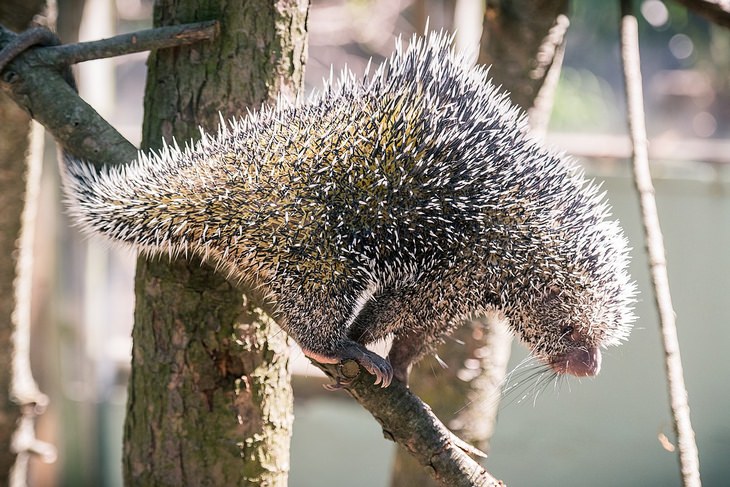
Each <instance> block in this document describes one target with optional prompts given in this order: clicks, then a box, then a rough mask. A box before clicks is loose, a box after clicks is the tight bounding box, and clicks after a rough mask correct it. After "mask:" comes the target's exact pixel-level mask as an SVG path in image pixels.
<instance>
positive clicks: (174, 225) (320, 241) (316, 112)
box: [65, 34, 634, 355]
mask: <svg viewBox="0 0 730 487" xmlns="http://www.w3.org/2000/svg"><path fill="white" fill-rule="evenodd" d="M449 46H450V39H449V38H448V37H447V36H444V35H440V34H431V35H430V36H428V37H427V38H426V39H415V38H414V39H413V40H412V42H411V43H410V45H409V47H408V48H407V49H406V50H403V49H401V48H400V47H398V48H397V50H396V52H395V53H394V54H393V55H392V56H391V58H390V59H389V60H388V61H387V62H386V63H385V64H384V65H383V66H382V67H381V68H379V69H378V70H377V71H376V72H375V73H374V74H373V75H372V77H370V76H367V75H366V76H365V77H364V79H362V80H357V79H355V77H354V76H353V75H352V74H351V73H349V72H344V73H343V74H342V75H341V77H340V79H339V80H338V81H337V82H335V83H330V84H329V85H327V86H326V87H325V88H324V90H323V91H322V92H321V93H317V94H314V95H313V96H312V97H310V98H309V99H308V100H306V101H301V102H297V103H294V104H290V103H288V102H286V101H283V100H281V101H279V103H278V104H276V105H275V106H271V107H264V108H262V109H260V110H259V111H257V112H254V113H251V114H250V115H249V116H248V117H245V118H243V119H241V120H236V121H233V122H231V123H230V124H229V125H228V126H226V125H222V127H221V129H220V131H219V133H218V135H217V136H208V135H205V134H203V136H202V139H201V140H200V141H199V142H196V143H195V144H193V145H192V146H190V147H187V148H185V149H178V148H177V147H170V146H166V147H165V148H164V149H163V150H162V151H161V152H159V153H155V154H152V155H140V157H139V159H138V160H137V161H135V162H133V163H131V164H130V165H129V166H126V167H122V168H115V169H107V170H103V171H101V172H100V173H98V172H97V171H95V170H94V169H93V168H91V166H89V165H87V164H86V163H83V162H78V161H74V160H69V162H68V164H67V166H66V177H65V182H66V188H67V191H66V194H67V197H68V200H69V201H70V207H71V213H72V215H73V216H74V217H75V219H76V220H77V221H78V222H80V224H81V226H82V227H84V228H86V229H87V230H90V231H92V232H94V233H100V234H102V235H105V236H107V237H109V238H112V239H113V240H118V241H121V242H125V243H127V244H131V245H133V246H135V247H138V248H141V249H143V250H146V251H168V252H171V253H172V254H178V253H188V252H195V253H197V254H200V255H201V256H203V257H209V258H211V259H212V260H213V261H214V262H215V263H216V264H217V265H219V266H221V267H224V268H225V269H226V270H227V271H228V272H229V273H231V274H233V275H236V276H237V277H239V278H247V279H252V280H254V281H257V282H260V283H264V285H265V287H269V288H274V289H275V292H273V295H274V297H281V294H282V293H285V292H287V291H286V288H287V287H293V288H294V289H296V290H297V291H298V292H299V291H301V292H302V293H304V294H305V295H306V292H307V291H308V290H309V291H312V292H314V291H318V290H320V288H327V289H328V291H326V292H327V293H330V294H336V295H337V297H336V304H335V306H334V308H337V309H336V310H335V311H336V313H335V314H334V315H333V318H334V319H336V320H338V321H343V322H344V323H345V326H350V325H352V324H353V323H354V322H356V320H357V315H358V314H359V313H360V312H362V311H363V310H364V309H366V307H367V304H368V301H369V300H371V299H372V298H373V297H374V296H376V295H378V294H379V293H380V294H383V290H385V289H386V288H388V287H393V288H398V287H399V285H401V286H402V283H403V282H405V281H408V282H409V283H413V282H416V281H419V280H422V279H424V276H428V279H430V280H432V281H433V280H440V281H443V282H444V283H445V286H444V289H446V288H450V289H452V290H456V291H458V292H459V293H463V292H464V285H461V284H460V285H459V286H456V285H454V282H455V279H457V278H456V277H455V276H456V275H457V274H464V275H468V276H470V277H469V278H468V279H466V281H467V284H474V283H475V282H476V281H480V282H479V284H480V286H478V287H480V289H476V290H473V292H470V293H466V294H467V295H462V296H451V295H448V296H445V297H444V296H442V297H441V298H442V299H441V300H442V301H443V299H449V300H452V301H453V303H451V304H449V305H448V306H446V305H443V306H442V307H441V308H443V309H441V308H439V306H438V305H437V303H434V300H433V299H430V300H420V301H419V300H415V301H414V302H413V303H411V305H412V306H410V307H406V308H404V311H403V312H406V311H413V309H414V308H417V307H420V306H433V307H434V309H436V308H438V311H437V312H434V313H432V314H431V315H427V317H428V318H429V319H433V320H435V323H436V324H435V325H433V326H436V327H437V328H438V327H440V328H443V329H445V328H448V326H447V325H445V323H446V322H447V321H448V322H451V321H453V320H452V319H453V318H454V317H458V316H462V315H464V314H466V313H468V312H469V311H474V310H478V309H484V308H485V307H490V306H494V307H497V308H499V309H500V310H501V311H503V312H505V314H506V315H507V316H508V317H509V318H510V321H511V322H512V326H513V329H514V330H515V331H516V332H517V333H518V334H520V335H521V337H522V338H523V340H525V341H526V342H527V343H528V345H529V346H531V347H532V348H533V349H536V350H537V349H545V350H552V349H551V348H550V346H551V345H552V343H551V342H552V341H555V340H556V336H557V335H559V334H557V335H556V334H550V335H549V334H547V333H543V330H541V329H540V328H539V327H537V328H536V327H535V326H534V325H532V324H530V323H531V322H534V314H535V312H536V311H535V309H536V306H537V307H540V306H542V301H545V300H547V299H548V297H549V296H548V295H549V294H550V292H558V291H559V293H560V294H561V296H563V295H564V296H565V297H566V299H565V300H564V301H565V302H570V303H572V304H564V305H563V307H567V308H569V307H570V306H577V305H580V306H582V308H581V309H580V310H571V309H566V310H564V311H565V312H566V313H569V312H570V311H576V313H577V314H581V313H582V314H584V315H596V314H597V313H598V312H597V311H595V309H594V308H595V307H596V306H595V303H596V301H600V308H601V311H600V313H599V314H601V316H586V319H590V320H592V319H597V320H598V321H599V324H597V325H596V326H597V327H598V328H599V329H598V330H597V333H600V334H601V340H599V342H600V344H601V345H607V344H615V343H617V342H618V341H620V340H621V339H623V338H625V337H626V336H627V334H628V331H629V327H630V322H631V319H632V315H631V311H630V306H629V304H630V302H631V300H632V299H633V294H634V290H633V285H632V284H631V283H630V280H629V278H628V275H627V273H626V266H627V247H626V243H625V239H624V238H623V236H622V233H621V230H620V228H619V227H618V225H617V224H616V223H615V222H612V221H610V220H609V219H608V207H607V205H606V204H605V202H604V198H603V196H602V195H599V194H598V190H597V187H596V186H595V185H593V184H591V183H589V182H586V181H585V179H584V177H583V176H582V174H581V173H580V171H578V170H577V169H576V168H575V167H574V166H573V164H572V163H571V162H569V161H566V160H565V159H564V158H562V157H560V156H559V155H557V154H554V153H551V152H549V151H547V150H546V149H544V148H542V147H540V146H539V145H537V144H536V143H535V142H534V141H532V140H531V139H530V138H529V137H528V136H527V134H526V133H525V130H526V127H525V122H524V119H523V117H522V116H521V115H520V114H519V112H518V110H517V109H516V108H515V107H513V106H512V105H511V104H510V103H509V101H508V100H507V99H506V98H505V96H504V95H503V94H501V93H500V92H499V91H498V90H497V89H496V88H495V87H493V86H492V84H491V82H490V81H489V79H488V77H487V72H486V70H485V69H483V68H480V67H476V68H469V67H467V63H466V62H465V60H464V59H463V58H462V57H461V56H459V55H454V54H452V53H451V52H450V47H449ZM451 281H454V282H451ZM482 281H483V282H482ZM426 287H428V286H426ZM481 287H483V288H484V289H481ZM539 288H543V289H542V290H539V291H535V289H539ZM556 288H557V289H558V291H554V290H555V289H556ZM424 289H425V288H424ZM550 289H552V290H553V291H549V290H550ZM432 290H433V289H432ZM323 292H324V291H323ZM447 294H448V293H447ZM583 295H585V296H583ZM385 297H386V298H387V296H385ZM386 301H387V299H386ZM485 303H486V304H485ZM576 303H578V304H576ZM542 307H543V308H544V306H542ZM589 308H590V309H589ZM541 309H542V308H541ZM439 313H441V314H449V315H451V316H450V317H446V316H439ZM391 314H392V310H391ZM548 314H549V312H548ZM386 315H387V314H384V315H383V316H386ZM370 318H377V316H370ZM558 318H560V317H558ZM391 321H393V320H392V319H391ZM395 321H398V320H395ZM396 325H397V323H396ZM396 325H393V323H391V324H390V325H389V326H388V327H386V328H387V329H385V328H384V329H383V330H382V332H373V333H371V336H372V337H373V338H379V337H381V336H382V335H383V334H384V333H386V332H392V331H393V326H396ZM370 326H377V324H371V325H370ZM426 333H429V334H433V335H437V334H439V331H438V330H436V331H433V330H429V331H426ZM553 335H555V336H553ZM553 348H554V347H553ZM556 350H557V349H556ZM421 353H422V352H419V355H420V354H421ZM546 353H548V354H549V353H552V352H546Z"/></svg>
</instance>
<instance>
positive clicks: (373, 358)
mask: <svg viewBox="0 0 730 487" xmlns="http://www.w3.org/2000/svg"><path fill="white" fill-rule="evenodd" d="M337 352H338V353H337V354H336V355H337V357H336V358H330V357H323V356H322V355H320V354H317V353H312V352H308V351H306V350H305V351H304V354H305V355H306V356H308V357H310V358H312V359H314V360H316V361H318V362H322V363H339V364H340V368H341V369H340V370H339V374H338V376H337V377H336V378H335V383H334V384H330V385H327V386H325V389H328V390H338V389H342V388H343V387H346V386H348V385H350V384H352V381H353V380H354V379H355V377H357V372H358V371H357V370H354V371H352V372H351V371H349V370H346V369H345V367H347V363H348V362H349V361H353V360H354V361H355V362H357V363H358V364H359V365H360V367H362V368H364V369H365V370H367V371H368V373H370V374H372V375H374V376H375V384H380V386H381V387H388V386H389V385H390V383H391V382H392V381H393V367H391V366H390V362H388V361H387V360H386V359H384V358H383V357H381V356H380V355H378V354H377V353H375V352H371V351H370V350H368V349H367V348H365V347H364V346H362V345H360V344H358V343H355V342H350V343H347V344H346V345H344V346H343V347H342V348H341V349H340V350H337Z"/></svg>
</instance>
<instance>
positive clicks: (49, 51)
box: [40, 20, 220, 65]
mask: <svg viewBox="0 0 730 487" xmlns="http://www.w3.org/2000/svg"><path fill="white" fill-rule="evenodd" d="M219 30H220V27H219V24H218V21H217V20H210V21H207V22H196V23H191V24H182V25H171V26H167V27H158V28H155V29H147V30H140V31H137V32H131V33H129V34H121V35H118V36H114V37H110V38H108V39H101V40H98V41H90V42H79V43H76V44H64V45H61V46H52V47H46V48H43V49H41V51H42V52H41V54H40V55H41V56H43V57H42V59H44V60H45V61H47V62H48V63H49V64H54V65H63V64H76V63H81V62H84V61H89V60H91V59H102V58H108V57H114V56H121V55H124V54H131V53H133V52H142V51H151V50H154V49H164V48H168V47H176V46H183V45H186V44H192V43H195V42H199V41H207V40H210V39H213V38H215V37H216V36H217V35H218V33H219Z"/></svg>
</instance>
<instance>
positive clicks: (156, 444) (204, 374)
mask: <svg viewBox="0 0 730 487" xmlns="http://www.w3.org/2000/svg"><path fill="white" fill-rule="evenodd" d="M307 8H308V5H307V2H306V0H280V1H278V2H270V1H264V0H258V1H247V2H225V1H222V0H209V1H205V2H204V1H202V0H160V1H159V2H158V3H157V5H156V7H155V13H154V23H155V25H166V24H173V23H181V22H191V21H196V20H209V19H218V20H220V21H221V33H220V35H219V37H218V38H217V39H216V40H215V41H214V42H212V43H207V44H199V45H193V46H191V47H189V48H181V49H171V50H165V51H159V52H157V53H155V54H153V55H151V57H150V60H149V61H148V65H149V75H148V80H147V92H146V97H145V124H144V144H145V145H146V146H159V143H160V140H161V139H162V138H163V137H164V138H165V139H166V140H168V141H169V140H171V137H173V136H174V137H175V138H176V139H177V140H179V141H185V140H188V139H190V138H193V137H196V136H197V134H198V126H199V125H200V126H203V127H204V128H206V129H207V130H216V127H217V125H218V123H219V118H218V112H219V111H220V112H221V113H222V114H223V115H224V116H225V117H230V116H241V115H244V114H245V109H246V107H256V106H258V105H259V104H260V103H262V102H264V101H271V100H272V99H273V98H274V97H275V96H276V95H277V93H279V92H283V93H284V94H285V95H289V96H293V95H294V94H296V93H297V92H298V91H299V89H300V86H301V83H302V80H303V66H304V61H305V57H306V27H305V22H306V17H307ZM168 261H169V259H168V258H167V257H163V258H160V259H159V260H158V259H152V260H145V259H140V261H139V263H138V269H137V278H136V296H137V308H136V312H135V327H134V332H133V338H134V349H133V357H132V377H131V382H130V386H129V404H128V416H127V422H126V425H125V445H124V450H125V465H124V470H125V480H126V483H127V485H282V486H283V485H286V479H287V473H288V467H289V456H288V455H289V452H288V449H289V437H290V431H291V421H292V413H291V409H292V394H291V388H290V384H289V372H288V368H287V365H288V354H287V352H288V347H287V339H286V337H285V334H284V333H283V332H281V330H280V329H279V328H278V327H277V326H276V325H275V324H274V323H273V322H272V321H271V320H270V319H269V318H267V317H266V316H265V315H264V314H263V312H262V311H261V310H260V309H258V308H256V307H255V306H254V304H253V303H254V300H253V299H252V298H251V295H250V293H249V292H248V290H247V291H246V292H245V293H244V291H243V290H242V289H241V288H240V287H237V286H235V285H233V284H231V283H229V282H228V281H226V280H225V279H224V278H223V277H221V276H220V275H218V274H216V273H215V272H213V270H212V269H211V268H210V267H208V266H207V265H201V264H200V262H197V261H193V262H190V261H183V260H179V261H174V262H172V263H169V262H168Z"/></svg>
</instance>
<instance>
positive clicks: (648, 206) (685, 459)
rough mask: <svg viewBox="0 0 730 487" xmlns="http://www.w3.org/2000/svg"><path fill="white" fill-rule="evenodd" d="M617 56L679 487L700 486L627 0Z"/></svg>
mask: <svg viewBox="0 0 730 487" xmlns="http://www.w3.org/2000/svg"><path fill="white" fill-rule="evenodd" d="M621 60H622V62H623V65H624V69H623V71H624V82H625V85H626V104H627V112H628V118H629V132H630V135H631V143H632V145H633V160H632V166H633V171H634V183H635V185H636V190H637V192H638V193H639V202H640V205H641V218H642V222H643V225H644V233H645V236H646V247H647V252H648V254H649V267H650V271H651V281H652V284H653V286H654V298H655V300H656V306H657V309H658V311H659V326H660V328H661V333H662V339H663V344H664V355H665V364H664V366H665V369H666V373H667V380H668V382H669V396H670V402H671V409H672V416H673V418H674V431H675V433H676V434H677V442H678V444H679V463H680V468H681V473H682V484H683V485H684V486H685V487H688V486H699V485H700V471H699V457H698V453H697V444H696V443H695V435H694V431H693V430H692V424H691V423H690V418H689V402H688V400H687V388H686V387H685V385H684V377H683V375H682V374H683V373H682V360H681V357H680V355H679V340H678V338H677V327H676V324H675V315H674V309H673V307H672V297H671V294H670V291H669V278H668V276H667V260H666V256H665V253H664V239H663V237H662V230H661V227H660V226H659V216H658V212H657V206H656V200H655V198H654V185H653V184H652V181H651V173H650V172H649V157H648V147H647V146H648V144H647V136H646V127H645V122H644V101H643V95H642V92H641V66H640V62H639V28H638V23H637V21H636V17H634V15H633V14H632V12H631V0H621Z"/></svg>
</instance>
